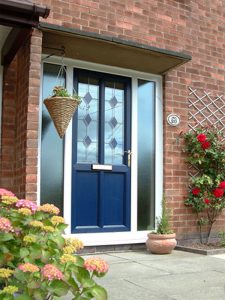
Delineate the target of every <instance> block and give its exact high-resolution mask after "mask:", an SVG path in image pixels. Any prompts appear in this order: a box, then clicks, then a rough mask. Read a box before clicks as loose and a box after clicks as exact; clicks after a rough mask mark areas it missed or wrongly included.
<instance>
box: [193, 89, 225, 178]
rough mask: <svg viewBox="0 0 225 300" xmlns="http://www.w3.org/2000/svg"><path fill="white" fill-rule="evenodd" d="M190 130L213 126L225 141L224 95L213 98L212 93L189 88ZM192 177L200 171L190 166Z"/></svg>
mask: <svg viewBox="0 0 225 300" xmlns="http://www.w3.org/2000/svg"><path fill="white" fill-rule="evenodd" d="M189 90H190V93H189V97H188V103H189V105H188V107H189V118H188V119H189V124H188V126H189V128H190V131H192V130H194V131H196V129H197V128H199V127H203V126H207V125H211V126H214V127H216V128H218V130H219V131H220V132H222V133H223V136H224V140H225V100H224V96H223V95H220V96H219V95H217V96H216V97H215V98H213V97H212V96H211V95H210V93H207V92H205V91H204V92H203V93H201V95H200V92H198V91H197V89H193V88H191V87H189ZM189 175H190V177H195V176H197V175H198V169H197V168H196V169H193V167H191V166H190V169H189Z"/></svg>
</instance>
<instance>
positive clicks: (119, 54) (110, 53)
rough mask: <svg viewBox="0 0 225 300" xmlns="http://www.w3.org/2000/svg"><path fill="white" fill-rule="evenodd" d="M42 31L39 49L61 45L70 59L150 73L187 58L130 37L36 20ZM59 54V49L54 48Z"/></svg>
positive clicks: (187, 59) (159, 72) (48, 50)
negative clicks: (120, 36) (101, 33)
mask: <svg viewBox="0 0 225 300" xmlns="http://www.w3.org/2000/svg"><path fill="white" fill-rule="evenodd" d="M39 28H40V29H41V30H42V31H43V53H46V54H51V53H52V50H50V48H55V49H57V48H60V47H62V46H63V47H64V48H65V56H66V57H69V58H73V59H79V60H85V61H90V62H94V63H100V64H105V65H111V66H116V67H121V68H128V69H133V70H137V71H141V72H146V73H152V74H164V73H166V72H167V71H169V70H170V69H172V68H174V67H176V66H179V65H181V64H184V63H185V62H188V61H190V60H191V56H190V55H188V54H185V53H181V52H175V51H170V50H165V49H161V48H157V47H152V46H149V45H145V44H139V43H136V42H133V41H127V40H122V39H119V38H115V37H112V36H105V35H100V34H95V33H90V32H84V31H80V30H77V29H71V28H65V27H62V26H57V25H52V24H47V23H42V22H41V23H40V25H39ZM58 54H59V52H58Z"/></svg>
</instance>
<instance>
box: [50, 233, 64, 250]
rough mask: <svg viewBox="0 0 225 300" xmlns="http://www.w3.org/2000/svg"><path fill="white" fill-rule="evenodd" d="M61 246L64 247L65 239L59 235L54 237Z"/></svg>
mask: <svg viewBox="0 0 225 300" xmlns="http://www.w3.org/2000/svg"><path fill="white" fill-rule="evenodd" d="M52 240H53V241H54V242H55V243H56V244H57V246H58V247H59V248H62V247H63V246H64V244H65V239H64V238H63V237H61V236H57V237H54V239H52Z"/></svg>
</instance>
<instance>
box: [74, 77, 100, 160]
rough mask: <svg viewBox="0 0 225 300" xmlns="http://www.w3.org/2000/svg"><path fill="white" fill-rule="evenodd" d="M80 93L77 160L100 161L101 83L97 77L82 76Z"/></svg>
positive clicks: (79, 84)
mask: <svg viewBox="0 0 225 300" xmlns="http://www.w3.org/2000/svg"><path fill="white" fill-rule="evenodd" d="M78 95H79V96H80V97H81V99H82V104H81V105H80V106H79V108H78V137H77V162H79V163H96V162H98V126H99V109H98V107H99V83H98V80H97V79H94V78H88V77H80V78H79V83H78Z"/></svg>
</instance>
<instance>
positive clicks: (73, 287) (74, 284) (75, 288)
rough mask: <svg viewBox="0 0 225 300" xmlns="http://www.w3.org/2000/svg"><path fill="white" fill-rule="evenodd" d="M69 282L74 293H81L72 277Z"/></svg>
mask: <svg viewBox="0 0 225 300" xmlns="http://www.w3.org/2000/svg"><path fill="white" fill-rule="evenodd" d="M67 282H68V284H69V285H70V286H71V287H72V289H73V290H74V291H79V287H78V284H77V283H76V281H75V280H74V279H73V278H72V277H71V278H70V279H69V280H68V281H67Z"/></svg>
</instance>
